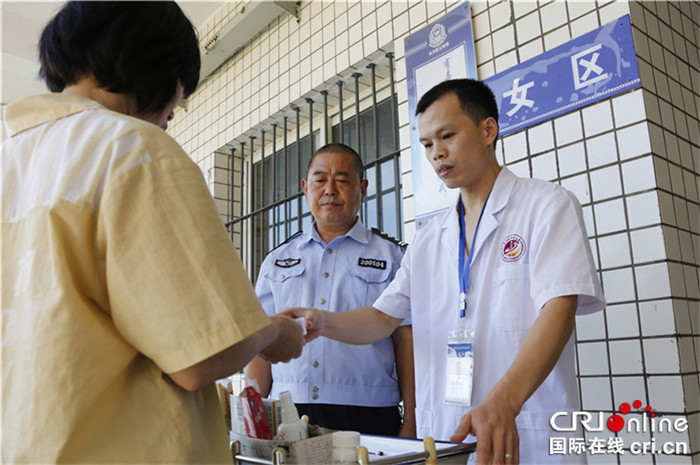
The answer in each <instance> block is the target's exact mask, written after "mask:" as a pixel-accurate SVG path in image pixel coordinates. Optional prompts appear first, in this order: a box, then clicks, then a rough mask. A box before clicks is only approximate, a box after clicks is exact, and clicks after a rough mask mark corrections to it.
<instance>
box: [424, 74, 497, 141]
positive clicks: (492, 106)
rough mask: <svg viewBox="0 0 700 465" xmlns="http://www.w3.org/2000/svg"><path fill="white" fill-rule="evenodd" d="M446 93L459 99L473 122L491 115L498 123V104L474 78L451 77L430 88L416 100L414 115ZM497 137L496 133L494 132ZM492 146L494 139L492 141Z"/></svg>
mask: <svg viewBox="0 0 700 465" xmlns="http://www.w3.org/2000/svg"><path fill="white" fill-rule="evenodd" d="M447 94H454V95H456V96H457V98H458V99H459V103H460V106H461V108H462V111H463V112H464V114H465V115H467V116H468V117H469V118H471V120H472V121H473V122H474V124H477V125H478V124H479V123H481V122H482V121H483V120H484V119H486V118H488V117H489V116H491V117H492V118H493V119H495V120H496V122H497V123H498V104H496V97H495V96H494V95H493V92H492V91H491V89H490V88H489V86H487V85H486V84H484V83H483V82H482V81H477V80H475V79H451V80H449V81H443V82H441V83H440V84H437V85H436V86H435V87H433V88H432V89H430V90H429V91H428V92H426V93H425V94H423V96H422V97H421V98H420V100H419V101H418V105H417V106H416V116H418V115H420V114H421V113H423V112H424V111H425V110H427V109H428V107H429V106H430V105H432V104H433V103H435V101H437V100H439V99H440V98H442V97H444V96H445V95H447ZM496 139H498V133H497V134H496ZM493 146H494V148H495V147H496V140H495V139H494V141H493Z"/></svg>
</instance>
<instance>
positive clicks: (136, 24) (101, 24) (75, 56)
mask: <svg viewBox="0 0 700 465" xmlns="http://www.w3.org/2000/svg"><path fill="white" fill-rule="evenodd" d="M39 60H40V62H41V69H40V71H39V74H40V76H41V77H42V78H43V79H44V80H45V81H46V84H47V85H48V87H49V89H50V90H51V91H52V92H61V91H62V90H63V89H64V88H65V87H66V86H69V85H71V84H75V83H76V82H78V80H79V79H81V78H84V77H87V76H90V75H94V77H95V79H96V80H97V84H98V86H99V87H100V88H103V89H105V90H107V91H110V92H115V93H125V94H130V95H133V96H134V97H135V99H136V106H137V109H138V110H139V111H140V112H142V113H144V114H154V113H158V112H161V111H163V109H165V108H166V106H167V104H168V102H170V101H171V100H172V98H173V96H174V95H175V91H176V89H177V82H178V81H180V82H181V83H182V85H183V88H184V90H183V94H184V95H185V96H189V95H190V94H192V93H193V92H194V90H195V89H196V88H197V83H198V81H199V68H200V65H201V59H200V57H199V42H198V40H197V34H196V32H195V30H194V27H193V26H192V23H190V21H189V19H187V16H185V14H184V13H183V11H182V10H181V9H180V7H179V6H178V5H177V4H176V3H175V2H174V1H150V2H149V1H138V2H136V1H130V2H108V1H106V2H93V1H71V2H68V3H66V5H65V6H63V8H61V10H60V11H59V12H58V13H57V14H56V16H54V17H53V19H52V20H51V21H50V22H49V23H48V24H47V25H46V27H45V28H44V31H43V32H42V34H41V38H40V39H39Z"/></svg>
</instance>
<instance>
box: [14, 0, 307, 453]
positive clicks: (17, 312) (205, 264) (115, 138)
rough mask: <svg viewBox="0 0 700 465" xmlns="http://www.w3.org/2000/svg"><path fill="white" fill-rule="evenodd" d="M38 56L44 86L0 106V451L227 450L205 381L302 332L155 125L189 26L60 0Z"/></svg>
mask: <svg viewBox="0 0 700 465" xmlns="http://www.w3.org/2000/svg"><path fill="white" fill-rule="evenodd" d="M40 58H41V74H42V76H43V77H44V78H45V80H46V82H47V84H48V86H49V88H50V89H51V90H52V91H54V92H55V93H53V94H50V95H39V96H33V97H29V98H27V99H24V100H21V101H19V102H16V103H14V104H12V105H10V106H9V107H8V108H7V110H6V124H7V126H8V128H9V130H10V137H9V138H8V139H7V140H6V141H5V143H4V144H3V147H2V152H3V158H2V163H3V165H2V168H3V169H2V221H3V223H2V251H3V252H2V253H3V256H2V277H3V279H2V295H3V298H2V322H3V323H2V325H3V339H2V345H3V348H2V349H3V350H2V367H3V371H2V392H3V399H2V425H3V445H2V462H3V463H135V462H138V463H230V460H231V457H230V454H229V452H228V447H227V440H226V437H225V436H226V435H225V427H224V423H223V418H222V416H221V412H220V409H219V406H218V400H217V396H216V392H215V389H214V386H213V382H214V381H215V380H216V379H219V378H223V377H225V376H228V375H230V374H232V373H235V372H237V371H240V370H241V369H242V368H243V367H244V366H245V364H246V363H247V362H248V361H249V360H251V359H252V358H253V356H255V355H256V354H258V353H260V354H261V355H262V356H263V357H265V358H267V359H269V360H270V361H272V362H277V361H286V360H289V359H290V358H292V357H298V356H299V354H300V353H301V348H302V345H303V337H302V334H301V328H299V327H298V325H296V323H295V322H293V321H292V320H291V319H289V318H287V317H282V316H278V317H272V318H267V317H266V316H265V313H264V312H263V310H262V308H261V307H260V303H259V302H258V300H257V298H256V296H255V293H254V292H253V288H252V286H251V284H250V282H249V281H248V278H247V276H246V274H245V272H244V270H243V268H242V266H241V263H240V260H239V259H238V256H237V254H236V252H235V250H234V248H233V247H232V245H231V243H230V242H229V240H228V237H227V234H226V231H225V229H224V228H223V226H222V224H221V220H220V218H219V213H218V211H217V209H216V207H215V205H214V202H213V200H212V198H211V195H210V194H209V190H208V188H207V186H206V184H205V182H204V179H203V177H202V175H201V171H200V170H199V168H198V167H197V165H195V164H194V163H193V162H192V161H191V160H190V159H189V158H188V157H187V155H186V154H185V153H184V152H183V150H182V149H181V148H180V146H179V145H178V144H177V143H176V142H175V141H174V140H173V139H172V138H170V137H169V136H168V135H167V134H166V133H165V131H163V129H164V128H166V127H167V122H168V121H169V120H170V119H172V117H173V110H174V108H175V106H176V104H177V102H178V100H179V99H180V97H181V96H182V95H183V94H184V95H190V94H191V93H192V92H194V90H195V88H196V86H197V82H198V79H199V67H200V58H199V46H198V41H197V37H196V34H195V31H194V29H193V27H192V25H191V24H190V22H189V20H188V19H187V18H186V16H185V15H184V14H183V12H182V11H181V10H180V8H179V7H178V6H177V5H176V4H175V3H174V2H69V3H68V4H66V5H65V6H64V7H63V8H62V9H61V10H60V11H59V12H58V14H57V15H56V16H55V17H54V18H53V19H52V20H51V22H50V23H49V24H48V25H47V26H46V29H45V30H44V32H43V34H42V36H41V40H40ZM161 128H163V129H161Z"/></svg>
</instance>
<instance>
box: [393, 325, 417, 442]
mask: <svg viewBox="0 0 700 465" xmlns="http://www.w3.org/2000/svg"><path fill="white" fill-rule="evenodd" d="M391 338H392V340H393V342H394V358H395V360H396V374H397V375H398V377H399V389H400V390H401V399H403V423H402V424H401V429H400V430H399V437H402V438H415V437H416V382H415V378H414V376H413V327H412V326H410V325H408V326H399V327H398V328H396V331H394V334H392V335H391Z"/></svg>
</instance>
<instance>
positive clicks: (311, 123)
mask: <svg viewBox="0 0 700 465" xmlns="http://www.w3.org/2000/svg"><path fill="white" fill-rule="evenodd" d="M393 64H394V63H393V54H391V53H388V54H386V55H384V56H382V57H379V58H378V59H376V60H373V61H372V62H370V63H369V64H367V66H366V68H365V70H364V72H363V73H360V72H355V73H353V74H352V75H351V76H349V77H348V78H347V79H345V80H339V81H338V82H337V83H335V84H334V85H332V86H331V87H330V89H328V90H324V91H320V92H319V93H318V94H316V95H314V96H312V97H307V98H305V99H304V100H303V103H300V104H293V105H291V106H290V107H289V108H290V111H287V112H285V113H284V114H281V115H280V116H279V118H278V119H273V121H272V122H266V123H265V124H260V125H258V126H257V127H256V128H254V129H252V130H251V131H249V132H248V133H247V134H245V135H243V136H241V137H239V138H237V139H236V141H235V143H234V144H233V148H232V149H231V159H232V163H231V164H230V166H231V170H230V186H231V193H230V199H231V200H230V204H229V216H230V218H231V220H230V221H229V222H228V223H226V227H227V229H228V231H229V235H230V237H231V240H232V241H233V243H234V245H235V246H236V247H237V248H238V249H239V252H240V255H241V259H242V260H243V264H244V266H245V267H246V270H248V275H249V277H250V279H251V280H252V281H253V282H255V280H256V278H257V274H258V272H259V269H260V265H261V264H262V261H263V260H264V258H265V256H266V255H267V253H268V252H269V251H270V250H272V249H273V248H275V247H277V246H278V245H280V244H281V243H283V242H284V241H285V240H286V239H287V238H288V237H290V236H291V235H293V234H295V233H296V232H298V231H302V230H303V231H308V230H309V228H310V227H311V225H312V222H313V218H312V216H311V212H310V211H309V208H308V206H307V205H306V201H305V200H304V198H303V196H304V195H303V192H302V190H301V178H302V177H304V176H305V175H306V169H307V166H308V163H309V160H310V159H311V156H312V154H313V153H314V151H315V150H316V149H318V148H319V147H320V146H322V145H324V144H326V143H330V142H343V143H345V144H347V145H349V146H351V147H353V148H354V149H355V150H357V151H358V153H360V156H361V157H362V160H363V163H364V168H365V178H367V179H368V181H369V186H368V189H367V195H366V197H365V201H364V203H363V205H362V207H361V209H360V217H361V219H362V221H363V223H364V224H365V226H367V227H377V228H379V229H381V230H383V231H385V232H387V233H389V234H392V235H394V236H396V237H397V238H399V239H401V238H402V236H403V232H402V227H401V225H402V224H403V215H402V208H401V205H402V202H401V198H402V196H401V169H400V163H399V155H400V152H399V142H398V141H399V135H398V116H397V103H396V102H397V100H396V93H395V89H394V69H393ZM348 102H351V104H350V105H348ZM358 121H359V124H358Z"/></svg>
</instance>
